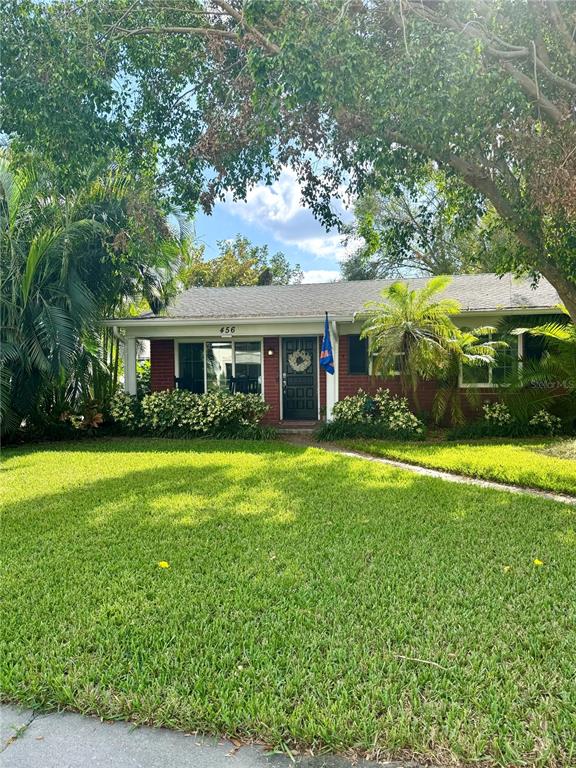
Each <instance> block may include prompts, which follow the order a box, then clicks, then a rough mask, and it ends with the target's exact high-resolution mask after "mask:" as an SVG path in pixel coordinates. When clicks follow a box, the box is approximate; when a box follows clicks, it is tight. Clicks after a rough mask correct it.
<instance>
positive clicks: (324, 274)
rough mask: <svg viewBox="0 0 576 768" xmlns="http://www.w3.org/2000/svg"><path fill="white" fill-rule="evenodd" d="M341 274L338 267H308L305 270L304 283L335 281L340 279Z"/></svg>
mask: <svg viewBox="0 0 576 768" xmlns="http://www.w3.org/2000/svg"><path fill="white" fill-rule="evenodd" d="M340 278H341V275H340V272H338V270H337V269H307V270H305V271H304V278H303V279H302V282H303V283H333V282H334V281H335V280H340Z"/></svg>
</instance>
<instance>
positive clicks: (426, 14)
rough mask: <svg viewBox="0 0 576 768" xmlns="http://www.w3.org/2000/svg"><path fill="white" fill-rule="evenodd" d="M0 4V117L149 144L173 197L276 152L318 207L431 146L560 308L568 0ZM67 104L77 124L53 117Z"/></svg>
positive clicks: (35, 128) (328, 211)
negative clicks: (0, 40) (7, 8)
mask: <svg viewBox="0 0 576 768" xmlns="http://www.w3.org/2000/svg"><path fill="white" fill-rule="evenodd" d="M5 24H6V27H7V30H6V38H7V46H6V47H7V53H5V54H4V59H5V67H6V70H7V75H6V84H5V86H4V89H5V113H4V122H5V130H8V131H9V132H16V133H18V141H19V142H21V143H22V144H23V145H26V144H27V143H31V144H34V143H35V142H36V141H38V142H42V143H44V144H46V145H47V146H48V149H49V150H50V151H51V153H52V155H53V157H54V158H55V159H56V160H58V158H59V156H62V155H64V154H65V152H66V147H68V146H78V147H79V146H80V145H82V144H87V143H88V142H90V141H93V142H95V143H96V144H98V146H102V147H103V148H105V147H106V146H107V145H108V143H110V142H119V143H121V144H122V145H123V147H125V148H126V151H127V152H128V153H129V155H130V156H131V158H132V160H133V161H134V162H137V163H142V162H148V163H150V162H153V161H154V159H155V158H156V157H158V156H159V157H161V158H162V173H163V176H164V182H165V184H166V186H167V188H169V189H170V193H171V194H172V195H173V196H174V197H175V198H176V199H177V200H178V201H179V202H180V203H181V204H183V205H184V206H186V207H188V208H192V207H193V206H194V205H195V203H196V201H198V200H200V202H201V203H202V204H203V205H204V207H205V208H206V209H210V208H211V206H212V204H213V203H214V201H215V200H216V199H217V198H218V197H221V196H223V195H224V194H225V193H226V192H229V191H230V190H232V192H233V193H234V194H235V195H237V196H240V197H242V196H243V195H245V194H246V191H247V189H248V187H249V185H250V184H252V183H253V182H255V181H258V180H271V179H273V178H275V177H277V175H278V174H279V172H280V170H281V168H282V167H284V166H286V165H289V166H291V167H293V168H294V169H295V170H296V172H297V173H298V176H299V179H300V181H301V183H302V187H303V195H304V198H305V200H306V202H307V203H308V204H309V205H310V206H311V208H312V209H313V210H314V211H315V213H316V214H317V215H318V217H319V218H320V219H321V220H322V221H323V222H325V223H330V224H333V223H334V212H333V207H332V202H333V199H334V197H335V196H338V195H339V194H341V193H342V191H343V189H346V190H347V191H348V192H351V193H353V194H358V193H361V192H362V191H363V190H365V189H367V188H375V189H378V190H380V191H381V192H383V193H384V194H386V195H393V194H397V193H398V191H399V190H401V189H408V190H410V189H414V188H415V187H416V186H417V185H418V184H420V183H421V182H422V180H423V179H425V178H426V177H427V174H428V173H429V168H430V163H432V164H433V165H434V166H435V167H436V168H439V169H441V170H442V171H443V172H444V173H445V174H446V176H447V177H448V178H450V179H451V181H452V183H453V185H454V187H455V188H458V189H459V192H460V194H461V196H462V198H463V199H472V200H473V201H474V203H475V204H476V205H478V206H479V207H480V208H483V209H487V208H492V209H493V210H494V211H495V212H496V213H497V215H498V216H499V217H500V218H501V219H502V221H503V222H504V223H505V225H506V226H507V227H508V229H509V230H510V232H512V233H513V235H514V236H515V238H516V239H517V241H518V249H517V250H514V252H513V255H510V254H507V255H506V256H505V257H503V259H502V261H501V262H500V263H499V264H498V267H499V269H501V270H503V271H504V270H506V269H514V270H517V271H528V272H531V273H533V274H534V275H535V276H536V275H538V274H543V275H544V276H545V277H546V278H548V280H550V282H551V283H552V284H553V285H554V286H555V287H556V289H557V290H558V292H559V294H560V296H561V298H562V300H563V301H564V302H565V304H566V306H567V308H568V310H569V312H570V314H571V316H572V318H573V319H575V318H576V247H575V244H576V225H575V217H576V138H575V137H576V118H575V114H576V113H575V109H574V104H575V98H576V41H575V40H574V37H573V29H574V27H575V24H576V7H575V6H574V4H573V3H572V2H570V1H569V0H548V1H547V2H546V3H540V2H536V0H525V1H524V2H522V1H521V0H502V1H501V2H498V3H497V2H491V1H487V0H461V1H460V2H458V3H454V2H448V0H446V1H444V0H424V1H423V0H400V2H398V3H390V2H388V1H387V0H370V1H369V0H351V1H350V2H341V1H340V0H293V2H290V3H284V2H281V0H268V1H266V2H262V0H243V1H242V0H231V2H228V1H227V0H206V2H200V1H199V0H198V1H197V0H169V1H168V0H159V1H158V2H155V3H133V2H129V0H96V2H93V3H88V4H82V3H77V2H76V1H75V0H63V2H60V3H58V4H54V5H50V6H46V5H45V4H34V3H31V2H30V3H24V4H20V3H15V4H14V5H13V6H12V12H11V13H10V14H9V18H8V19H7V21H6V22H5ZM34 29H36V30H38V29H41V32H39V33H38V34H40V37H41V41H42V43H41V45H37V46H36V49H35V50H33V49H32V48H33V46H34V34H33V33H32V32H33V30H34ZM31 30H32V31H31ZM64 46H66V50H67V52H69V56H67V57H66V56H65V57H62V56H61V52H62V50H64ZM46 57H47V58H48V60H50V61H52V60H53V59H55V58H57V57H59V59H58V60H54V64H49V63H46ZM63 59H64V60H63ZM37 71H39V72H40V76H38V74H37ZM23 105H27V106H26V107H24V106H23ZM31 105H33V107H32V106H31ZM63 109H65V110H66V111H65V114H67V115H69V116H70V115H71V114H72V112H73V111H75V110H76V109H78V114H79V120H78V127H77V128H76V127H75V126H74V121H73V120H67V121H65V125H64V130H61V131H60V133H59V128H60V126H59V122H61V115H60V112H61V110H63ZM30 110H32V112H33V114H32V115H31V119H28V118H30ZM84 124H86V126H87V127H86V130H84V127H83V125H84ZM88 126H89V129H88ZM90 137H91V138H90Z"/></svg>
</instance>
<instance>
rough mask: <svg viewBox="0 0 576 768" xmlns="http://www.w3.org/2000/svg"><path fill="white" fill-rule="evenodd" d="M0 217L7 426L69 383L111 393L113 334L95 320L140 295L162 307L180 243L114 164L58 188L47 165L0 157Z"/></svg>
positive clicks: (1, 362) (0, 365) (1, 380)
mask: <svg viewBox="0 0 576 768" xmlns="http://www.w3.org/2000/svg"><path fill="white" fill-rule="evenodd" d="M0 219H1V224H0V227H1V228H0V257H1V259H2V267H3V268H2V275H1V280H0V292H1V321H2V335H1V338H0V341H1V345H2V349H1V353H0V386H1V391H0V399H1V411H0V416H1V422H2V430H3V431H4V432H6V431H9V430H13V429H15V428H16V427H17V426H18V425H19V424H20V422H21V421H22V419H23V418H25V417H28V416H30V415H31V414H32V413H34V412H37V411H38V410H39V409H40V410H42V409H46V408H48V403H59V402H63V401H64V400H66V398H67V397H68V396H70V393H75V397H77V398H78V397H84V398H90V399H92V398H94V396H95V395H96V396H97V397H98V398H99V399H103V400H105V399H106V398H109V397H110V396H111V395H112V394H113V391H114V389H115V387H116V383H117V378H118V372H119V354H118V353H119V349H118V344H119V341H118V339H117V338H116V337H114V336H113V334H112V332H111V330H109V329H103V328H102V326H101V325H100V322H99V321H100V319H101V318H102V317H103V316H106V315H110V314H112V313H114V312H129V311H130V307H131V306H133V305H136V304H138V303H139V302H141V301H142V300H143V299H145V300H147V302H148V304H149V305H150V306H152V307H153V308H154V310H155V311H159V310H160V309H161V307H162V305H163V303H164V302H165V301H166V298H167V296H168V295H169V293H170V289H171V286H172V279H173V278H172V273H173V271H175V269H176V268H177V266H178V258H179V255H180V248H179V245H178V243H177V242H176V238H175V237H174V236H172V235H171V233H170V231H169V229H168V227H167V223H166V217H165V213H164V211H163V210H162V208H161V207H160V205H159V204H158V201H157V200H156V198H155V196H154V192H153V190H152V191H151V190H150V189H148V188H147V187H146V185H145V184H135V183H134V182H133V181H132V180H131V179H130V178H129V177H128V176H126V174H123V173H122V171H121V170H120V169H108V170H106V171H105V172H104V173H99V174H95V173H90V174H88V175H87V177H86V179H84V180H83V183H82V184H80V185H79V189H78V190H77V191H76V192H75V193H73V194H70V195H68V196H66V197H63V196H61V195H59V194H58V193H57V190H54V189H53V187H52V185H51V182H50V177H49V176H48V175H43V174H39V173H35V172H33V170H32V169H31V168H22V167H20V168H14V167H13V166H12V165H11V163H10V159H9V156H5V157H3V158H0ZM55 390H57V391H55Z"/></svg>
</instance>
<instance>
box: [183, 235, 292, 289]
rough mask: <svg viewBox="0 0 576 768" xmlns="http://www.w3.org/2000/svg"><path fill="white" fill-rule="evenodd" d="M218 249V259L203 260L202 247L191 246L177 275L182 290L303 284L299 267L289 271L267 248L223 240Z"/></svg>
mask: <svg viewBox="0 0 576 768" xmlns="http://www.w3.org/2000/svg"><path fill="white" fill-rule="evenodd" d="M218 247H219V254H218V256H216V257H214V258H212V259H206V258H205V248H204V246H200V247H195V246H194V245H193V244H191V247H190V250H189V253H188V254H187V255H186V257H185V259H184V261H183V264H182V267H181V268H180V269H179V271H178V274H177V279H178V281H179V282H180V284H181V285H182V287H184V288H190V287H192V286H204V287H210V288H221V287H225V286H233V285H288V283H299V282H300V281H301V280H302V277H303V275H302V270H301V268H300V265H299V264H296V265H294V266H293V267H292V266H291V265H290V263H289V261H288V259H287V258H286V256H284V254H283V253H280V252H278V253H275V254H273V255H272V256H271V255H270V254H269V252H268V247H267V246H266V245H252V244H251V243H250V241H249V240H248V239H247V238H246V237H241V236H240V235H237V236H236V238H235V239H234V240H222V241H220V242H219V243H218Z"/></svg>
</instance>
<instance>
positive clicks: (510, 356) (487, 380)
mask: <svg viewBox="0 0 576 768" xmlns="http://www.w3.org/2000/svg"><path fill="white" fill-rule="evenodd" d="M462 330H468V329H467V328H463V329H462ZM488 340H489V341H505V342H506V344H508V347H507V348H506V349H501V350H498V351H497V352H496V358H495V361H494V363H493V364H491V365H489V364H485V365H463V364H460V376H459V386H460V387H463V388H482V387H485V388H490V387H495V386H498V385H500V384H504V383H505V381H506V379H507V378H508V377H509V376H510V375H511V374H514V373H515V372H516V371H517V370H518V367H519V366H520V365H521V362H520V360H521V357H522V346H523V345H522V342H523V338H522V336H521V335H520V336H512V335H509V334H504V335H503V334H499V333H491V334H489V336H488Z"/></svg>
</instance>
